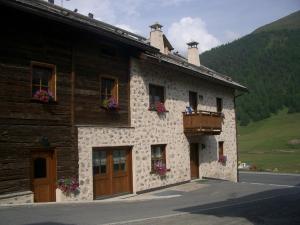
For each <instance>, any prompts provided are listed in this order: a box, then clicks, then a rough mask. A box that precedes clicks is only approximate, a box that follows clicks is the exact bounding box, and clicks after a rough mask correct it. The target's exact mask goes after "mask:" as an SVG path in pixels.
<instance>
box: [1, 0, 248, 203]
mask: <svg viewBox="0 0 300 225" xmlns="http://www.w3.org/2000/svg"><path fill="white" fill-rule="evenodd" d="M0 17H1V20H2V21H7V22H6V23H4V24H3V27H2V31H3V32H2V35H1V43H0V49H1V51H0V81H1V82H0V85H1V91H0V93H1V95H0V96H1V103H0V104H1V111H0V121H1V123H0V166H1V170H0V202H1V203H12V202H19V203H20V202H33V201H36V202H43V201H69V200H93V199H96V198H103V197H107V196H113V195H116V194H123V193H139V192H143V191H147V190H151V189H154V188H160V187H164V186H167V185H173V184H177V183H182V182H188V181H190V180H191V179H193V178H201V177H212V178H218V179H226V180H231V181H234V182H235V181H237V179H238V177H237V142H236V119H235V118H236V117H235V102H234V101H235V96H236V92H237V91H245V90H246V88H245V87H244V86H242V85H240V84H238V83H236V82H234V81H233V80H232V79H231V78H229V77H227V76H224V75H221V74H219V73H217V72H215V71H213V70H210V69H208V68H206V67H204V66H202V65H200V61H199V57H198V50H197V43H196V42H191V43H188V59H185V58H184V57H182V56H180V55H179V54H176V53H172V50H173V47H172V45H171V43H170V42H169V41H168V39H167V37H166V36H165V35H163V32H162V26H161V25H159V24H158V23H156V24H154V25H152V26H151V32H150V39H149V40H147V39H146V38H144V37H141V36H139V35H136V34H133V33H131V32H128V31H125V30H122V29H120V28H117V27H114V26H111V25H109V24H106V23H103V22H100V21H97V20H95V19H93V16H92V14H89V16H88V17H86V16H83V15H81V14H79V13H77V12H72V11H69V10H67V9H64V8H61V7H59V6H56V5H54V4H52V3H48V2H45V1H40V0H37V1H29V0H1V1H0ZM45 92H46V93H47V94H48V95H45ZM50 92H51V94H50V95H49V93H50ZM108 99H110V100H114V102H108V101H107V100H108ZM158 103H160V104H158ZM107 104H112V105H107ZM114 104H115V105H114ZM110 106H116V107H115V108H114V107H112V108H110ZM187 106H190V108H187ZM158 107H160V108H158ZM191 108H192V109H193V112H191V113H190V110H191ZM164 109H166V111H165V110H164ZM186 110H187V113H185V111H186ZM158 111H163V112H160V113H159V112H158ZM224 156H226V159H227V160H226V162H225V161H222V160H224V159H225V157H224ZM157 163H158V164H162V165H163V166H164V165H165V166H166V168H164V169H167V170H166V171H165V172H166V173H165V175H164V176H160V175H159V174H157V170H156V166H157ZM63 177H65V178H68V177H77V178H78V180H79V184H80V192H79V193H78V194H77V195H71V196H66V195H64V194H63V193H62V192H61V191H60V190H59V189H58V188H57V180H58V179H60V178H63Z"/></svg>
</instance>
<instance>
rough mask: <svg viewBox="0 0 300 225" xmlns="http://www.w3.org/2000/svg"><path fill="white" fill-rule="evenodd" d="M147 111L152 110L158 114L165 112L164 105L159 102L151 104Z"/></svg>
mask: <svg viewBox="0 0 300 225" xmlns="http://www.w3.org/2000/svg"><path fill="white" fill-rule="evenodd" d="M149 110H154V111H156V112H157V113H159V114H161V113H165V112H167V110H166V107H165V105H164V103H162V102H159V101H158V102H155V104H151V105H150V107H149Z"/></svg>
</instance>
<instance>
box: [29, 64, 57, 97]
mask: <svg viewBox="0 0 300 225" xmlns="http://www.w3.org/2000/svg"><path fill="white" fill-rule="evenodd" d="M31 76H32V77H31V78H32V80H31V87H32V88H31V96H32V97H33V98H35V99H38V100H41V101H42V100H43V99H44V97H45V96H47V98H49V99H47V102H48V101H50V100H55V99H56V76H55V66H54V65H51V64H45V63H38V62H33V63H32V64H31ZM50 98H51V99H50Z"/></svg>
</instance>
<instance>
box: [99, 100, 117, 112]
mask: <svg viewBox="0 0 300 225" xmlns="http://www.w3.org/2000/svg"><path fill="white" fill-rule="evenodd" d="M102 107H103V108H105V109H106V110H110V111H116V110H119V104H118V102H117V100H116V99H115V98H114V97H110V98H108V99H104V100H103V102H102Z"/></svg>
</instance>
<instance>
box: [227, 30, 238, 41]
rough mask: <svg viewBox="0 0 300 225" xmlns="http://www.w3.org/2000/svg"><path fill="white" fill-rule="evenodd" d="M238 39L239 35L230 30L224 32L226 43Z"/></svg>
mask: <svg viewBox="0 0 300 225" xmlns="http://www.w3.org/2000/svg"><path fill="white" fill-rule="evenodd" d="M239 37H241V35H240V34H239V33H237V32H234V31H230V30H226V31H225V38H226V41H227V42H231V41H234V40H236V39H238V38H239Z"/></svg>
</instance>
